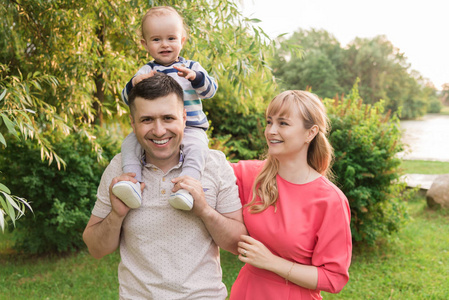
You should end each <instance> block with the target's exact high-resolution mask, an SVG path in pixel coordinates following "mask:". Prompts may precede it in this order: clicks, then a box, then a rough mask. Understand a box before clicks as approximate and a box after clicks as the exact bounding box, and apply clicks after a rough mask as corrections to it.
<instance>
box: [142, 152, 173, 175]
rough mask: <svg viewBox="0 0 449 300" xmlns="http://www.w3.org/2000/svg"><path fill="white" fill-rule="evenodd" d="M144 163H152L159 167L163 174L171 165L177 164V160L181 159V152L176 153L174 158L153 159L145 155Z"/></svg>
mask: <svg viewBox="0 0 449 300" xmlns="http://www.w3.org/2000/svg"><path fill="white" fill-rule="evenodd" d="M145 160H146V163H149V164H152V165H154V166H156V167H158V168H159V169H161V171H162V172H164V174H166V173H167V172H168V171H170V170H171V169H172V168H173V167H175V166H177V165H178V164H179V162H180V161H181V153H178V155H177V156H175V158H169V159H166V160H163V159H158V160H157V161H153V160H152V159H151V158H150V157H148V156H146V157H145Z"/></svg>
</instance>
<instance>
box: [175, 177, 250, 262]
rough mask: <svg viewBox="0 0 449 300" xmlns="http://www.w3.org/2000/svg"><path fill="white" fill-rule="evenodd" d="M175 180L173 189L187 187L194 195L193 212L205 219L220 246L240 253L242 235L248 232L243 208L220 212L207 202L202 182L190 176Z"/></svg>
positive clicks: (208, 228) (205, 223) (236, 253)
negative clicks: (239, 243)
mask: <svg viewBox="0 0 449 300" xmlns="http://www.w3.org/2000/svg"><path fill="white" fill-rule="evenodd" d="M173 182H174V183H175V187H174V190H173V191H176V190H178V189H180V188H181V189H186V190H187V191H188V192H189V193H190V194H191V195H192V197H193V199H194V200H195V201H194V203H193V209H192V212H193V213H194V214H195V215H197V216H198V217H199V218H200V219H201V220H202V221H203V223H204V225H205V226H206V228H207V230H208V231H209V233H210V235H211V236H212V239H213V240H214V242H215V243H216V244H217V245H218V246H219V247H220V248H222V249H224V250H226V251H229V252H231V253H233V254H235V255H238V251H237V248H238V245H237V244H238V242H239V240H240V235H242V234H248V233H247V231H246V227H245V225H244V224H243V215H242V209H239V210H237V211H234V212H231V213H226V214H220V213H219V212H218V211H216V210H215V209H214V208H212V207H211V206H210V205H209V204H208V203H207V201H206V198H205V195H204V191H203V188H202V186H201V182H199V181H198V180H195V179H193V178H191V177H189V176H182V177H178V178H175V179H174V180H173Z"/></svg>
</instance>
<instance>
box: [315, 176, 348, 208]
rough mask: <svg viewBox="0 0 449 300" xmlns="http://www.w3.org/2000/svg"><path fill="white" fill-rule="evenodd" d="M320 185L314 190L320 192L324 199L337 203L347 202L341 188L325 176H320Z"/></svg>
mask: <svg viewBox="0 0 449 300" xmlns="http://www.w3.org/2000/svg"><path fill="white" fill-rule="evenodd" d="M320 185H321V188H319V189H316V191H317V192H320V193H321V194H322V195H321V196H323V197H324V198H326V201H330V202H334V204H337V205H340V204H343V203H344V204H348V199H347V198H346V195H345V194H344V193H343V192H342V190H340V188H338V186H337V185H335V184H334V183H333V182H332V181H330V180H329V179H328V178H326V177H325V176H321V177H320Z"/></svg>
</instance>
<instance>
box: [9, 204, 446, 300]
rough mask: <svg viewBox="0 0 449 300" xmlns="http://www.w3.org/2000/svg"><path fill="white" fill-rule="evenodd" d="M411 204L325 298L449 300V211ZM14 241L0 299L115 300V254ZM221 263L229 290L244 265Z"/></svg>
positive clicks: (359, 250) (229, 259)
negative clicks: (27, 250)
mask: <svg viewBox="0 0 449 300" xmlns="http://www.w3.org/2000/svg"><path fill="white" fill-rule="evenodd" d="M408 206H409V210H410V215H411V216H412V218H411V220H410V221H409V222H408V223H407V224H406V225H405V227H404V228H403V230H402V231H401V232H400V233H398V234H397V235H394V236H392V237H390V238H388V239H385V240H384V241H382V242H381V243H379V245H377V246H376V247H374V248H366V247H355V249H354V254H353V261H352V264H351V268H350V280H349V283H348V284H347V286H346V287H345V288H344V289H343V291H342V292H341V293H340V294H337V295H332V294H327V293H323V297H324V298H325V299H449V279H448V278H449V268H448V265H449V240H448V238H447V237H448V236H449V212H444V211H432V210H428V209H427V207H426V204H425V200H424V199H423V198H417V199H415V200H414V201H412V202H409V203H408ZM10 240H11V236H10V235H9V234H6V235H0V299H30V298H32V299H117V297H118V283H117V264H118V262H119V256H118V254H117V253H114V254H112V255H109V256H107V257H105V258H103V259H101V260H95V259H94V258H92V257H90V256H89V254H88V253H87V252H86V251H80V252H78V253H74V254H70V255H65V256H46V257H26V256H23V255H17V254H14V253H11V251H10V246H11V242H10ZM222 265H223V273H224V282H225V284H226V286H227V287H228V288H229V287H230V286H231V285H232V282H233V281H234V280H235V278H236V276H237V274H238V271H239V269H240V267H241V263H240V262H239V261H238V259H237V258H236V257H235V256H233V255H231V254H229V253H224V252H223V253H222Z"/></svg>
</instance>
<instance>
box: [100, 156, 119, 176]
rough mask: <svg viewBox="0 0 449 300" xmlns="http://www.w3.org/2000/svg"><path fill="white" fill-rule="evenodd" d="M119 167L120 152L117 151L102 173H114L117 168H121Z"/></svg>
mask: <svg viewBox="0 0 449 300" xmlns="http://www.w3.org/2000/svg"><path fill="white" fill-rule="evenodd" d="M121 168H122V154H121V153H118V154H116V155H115V156H114V157H113V158H112V159H111V161H110V162H109V165H108V166H107V167H106V169H105V170H104V172H103V173H106V172H114V173H115V172H116V170H117V169H119V170H121Z"/></svg>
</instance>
